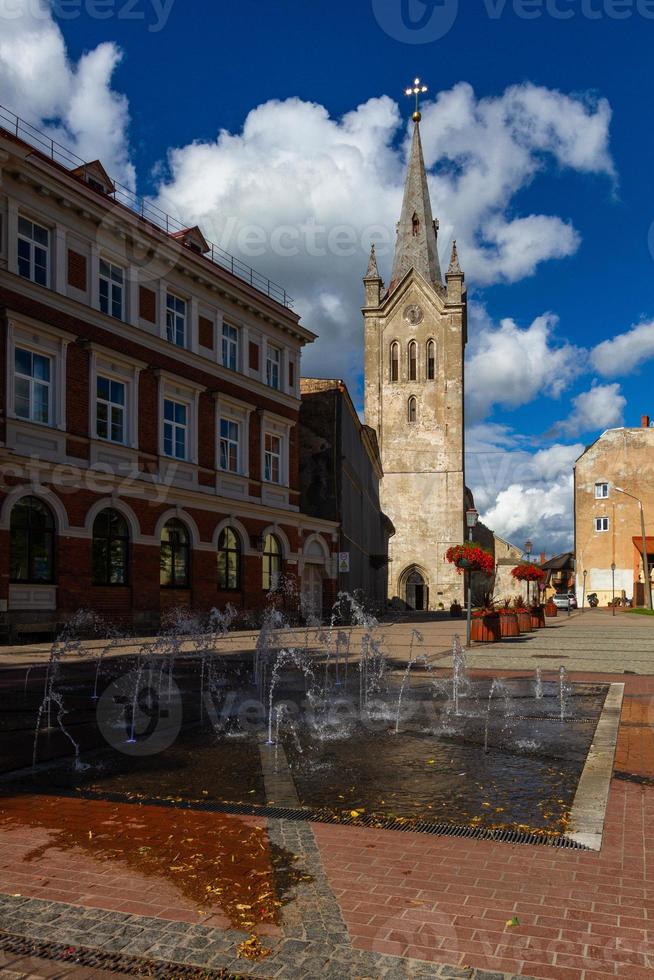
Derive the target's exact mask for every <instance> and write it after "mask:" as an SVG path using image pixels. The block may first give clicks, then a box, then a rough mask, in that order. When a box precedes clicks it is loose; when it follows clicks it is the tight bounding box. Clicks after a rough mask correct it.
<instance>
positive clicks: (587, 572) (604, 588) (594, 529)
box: [575, 415, 654, 606]
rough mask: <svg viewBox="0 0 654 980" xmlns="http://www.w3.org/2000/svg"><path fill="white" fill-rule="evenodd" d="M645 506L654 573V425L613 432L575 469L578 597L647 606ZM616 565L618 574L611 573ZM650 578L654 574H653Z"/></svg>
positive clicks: (643, 422)
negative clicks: (592, 595)
mask: <svg viewBox="0 0 654 980" xmlns="http://www.w3.org/2000/svg"><path fill="white" fill-rule="evenodd" d="M641 504H642V511H643V515H644V521H645V533H646V540H647V549H646V550H647V553H648V558H649V567H650V570H651V569H652V566H653V565H654V427H653V426H652V425H651V424H650V419H649V416H647V415H644V416H643V417H642V420H641V426H640V428H623V429H608V430H607V431H606V432H604V433H603V434H602V435H601V436H600V437H599V439H597V440H596V441H595V442H594V443H593V444H592V445H591V446H589V447H588V448H587V449H586V450H585V451H584V452H583V453H582V455H581V456H580V457H579V459H578V460H577V462H576V465H575V552H576V561H577V574H576V588H577V598H578V600H579V601H581V598H582V594H583V591H584V584H585V590H586V595H588V594H589V593H592V592H596V593H597V595H598V597H599V601H600V605H602V606H605V605H607V604H609V603H610V602H611V598H612V596H613V589H614V588H615V595H616V597H618V598H621V597H622V598H625V599H633V602H634V605H637V606H644V605H647V597H646V592H645V588H644V584H643V583H644V578H643V558H642V555H643V544H642V540H643V539H642V529H641ZM612 565H615V570H613V569H612ZM650 580H651V574H650Z"/></svg>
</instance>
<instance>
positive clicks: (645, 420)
mask: <svg viewBox="0 0 654 980" xmlns="http://www.w3.org/2000/svg"><path fill="white" fill-rule="evenodd" d="M640 424H641V427H642V428H643V429H649V415H641V417H640Z"/></svg>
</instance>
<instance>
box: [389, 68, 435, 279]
mask: <svg viewBox="0 0 654 980" xmlns="http://www.w3.org/2000/svg"><path fill="white" fill-rule="evenodd" d="M419 85H420V82H419V79H416V88H418V87H419ZM424 90H425V86H422V88H420V89H419V91H421V92H422V91H424ZM407 94H416V89H415V88H414V89H407ZM416 99H417V96H416ZM420 119H421V115H420V112H419V110H418V109H416V111H415V112H414V114H413V121H414V129H413V141H412V143H411V154H410V156H409V169H408V171H407V175H406V183H405V185H404V199H403V201H402V213H401V215H400V220H399V222H398V225H397V241H396V244H395V259H394V261H393V273H392V275H391V285H390V289H391V290H393V288H394V287H395V286H396V285H397V284H398V282H399V281H400V279H402V278H403V277H404V276H405V275H406V273H407V272H408V271H409V269H415V270H416V272H419V273H420V275H421V276H423V278H424V279H426V280H427V282H430V283H431V284H432V286H441V285H442V284H443V280H442V276H441V268H440V264H439V261H438V249H437V237H438V222H437V221H434V219H433V218H432V213H431V202H430V200H429V189H428V187H427V172H426V170H425V161H424V158H423V155H422V142H421V140H420Z"/></svg>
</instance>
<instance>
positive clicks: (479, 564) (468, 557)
mask: <svg viewBox="0 0 654 980" xmlns="http://www.w3.org/2000/svg"><path fill="white" fill-rule="evenodd" d="M445 557H446V558H447V560H448V561H449V562H450V564H452V565H456V566H457V572H458V573H459V575H460V574H461V572H462V571H464V570H465V569H466V568H467V569H468V570H470V571H473V572H483V573H484V575H492V574H493V572H494V571H495V559H494V558H493V556H492V555H491V554H490V553H489V552H488V551H485V550H484V549H483V548H480V547H479V545H478V544H457V545H454V546H453V547H452V548H448V549H447V551H446V553H445Z"/></svg>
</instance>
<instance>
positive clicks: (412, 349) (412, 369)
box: [409, 340, 418, 381]
mask: <svg viewBox="0 0 654 980" xmlns="http://www.w3.org/2000/svg"><path fill="white" fill-rule="evenodd" d="M417 378H418V345H417V344H416V342H415V340H412V341H411V343H410V344H409V381H416V380H417Z"/></svg>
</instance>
